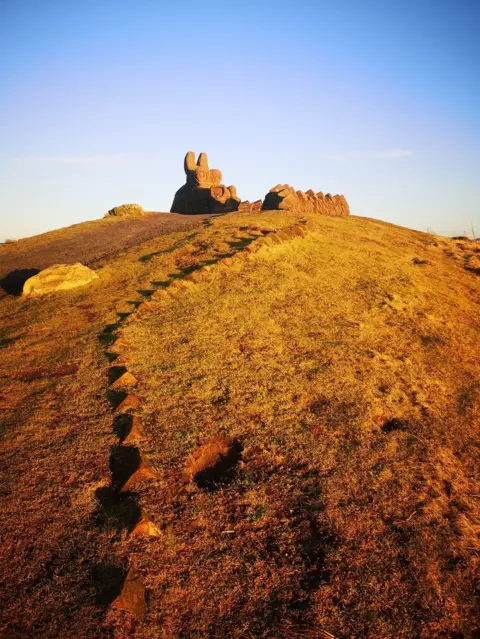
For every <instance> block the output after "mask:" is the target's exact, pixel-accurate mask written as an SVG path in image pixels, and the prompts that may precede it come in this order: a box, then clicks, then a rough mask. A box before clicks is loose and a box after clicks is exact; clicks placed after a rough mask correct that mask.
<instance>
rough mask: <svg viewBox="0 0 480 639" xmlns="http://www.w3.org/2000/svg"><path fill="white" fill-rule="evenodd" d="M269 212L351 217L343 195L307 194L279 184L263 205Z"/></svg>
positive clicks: (267, 196) (310, 191) (271, 191)
mask: <svg viewBox="0 0 480 639" xmlns="http://www.w3.org/2000/svg"><path fill="white" fill-rule="evenodd" d="M262 209H263V210H267V211H275V210H282V211H300V212H303V213H320V214H322V215H330V216H333V217H345V216H347V215H350V209H349V207H348V203H347V200H346V199H345V196H343V195H331V194H330V193H327V194H326V195H324V194H323V193H322V192H321V191H319V192H318V193H315V191H312V189H310V190H308V191H307V192H306V193H304V192H303V191H295V189H294V188H293V187H292V186H289V185H288V184H277V186H274V187H273V188H271V189H270V191H269V192H268V193H267V195H266V196H265V199H264V201H263V205H262Z"/></svg>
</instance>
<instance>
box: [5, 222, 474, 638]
mask: <svg viewBox="0 0 480 639" xmlns="http://www.w3.org/2000/svg"><path fill="white" fill-rule="evenodd" d="M308 220H310V222H309V224H308V225H304V226H305V229H308V230H305V232H302V235H301V236H296V237H295V236H294V235H291V234H290V235H286V234H283V235H282V233H281V232H280V233H278V237H282V240H281V242H276V241H275V242H274V241H272V242H270V243H269V242H265V243H264V244H258V250H255V252H253V251H252V252H250V253H247V251H248V250H249V248H250V247H252V246H254V243H255V242H258V241H259V240H258V238H261V237H262V235H265V236H267V237H269V235H270V234H271V235H272V237H273V235H274V234H275V233H276V232H277V231H278V229H280V228H281V227H301V226H302V225H303V223H304V222H307V221H308ZM260 242H261V240H260ZM260 246H261V248H260ZM479 255H480V253H479V248H478V244H475V243H473V242H472V243H470V242H461V241H458V242H455V241H452V240H447V239H445V238H439V237H433V236H431V235H427V234H422V233H418V232H414V231H410V230H408V229H403V228H400V227H395V226H393V225H390V224H386V223H382V222H379V221H376V220H368V219H362V218H354V217H350V218H344V219H333V218H323V217H316V218H313V217H312V218H309V217H308V216H307V217H305V218H301V217H299V216H296V215H293V214H285V213H279V212H261V213H257V214H255V215H253V214H249V213H241V214H238V213H236V214H230V215H227V216H224V217H221V218H217V219H215V220H211V221H209V222H208V223H207V224H206V225H204V226H203V227H201V228H199V229H197V230H196V231H195V233H194V234H193V233H190V234H189V233H187V232H186V231H185V232H179V233H174V234H172V235H165V236H163V237H159V238H155V239H152V240H150V241H149V242H146V243H144V244H139V245H137V246H135V247H133V248H130V249H128V250H127V251H125V252H123V253H120V254H118V255H117V256H116V257H115V258H113V259H109V258H105V259H104V260H101V261H99V262H98V263H97V264H94V267H95V268H97V272H98V273H99V275H100V282H99V284H98V285H97V284H95V285H93V286H92V287H89V288H85V289H83V290H81V291H80V292H72V293H67V294H64V295H62V296H55V297H49V298H45V299H42V300H40V299H39V300H22V299H17V298H13V297H11V296H7V295H5V296H4V297H3V298H1V299H0V305H1V307H2V317H3V318H4V326H3V328H2V330H3V333H2V335H1V336H0V337H1V339H2V345H3V346H4V349H3V351H2V354H3V373H2V384H3V389H2V397H1V402H2V403H1V404H0V408H1V409H2V410H3V415H4V417H5V419H4V424H5V427H4V432H3V440H2V464H3V468H4V470H5V473H6V483H5V493H4V497H3V499H4V504H3V508H4V512H9V513H10V517H9V518H6V519H4V520H3V522H2V528H3V530H2V543H1V545H0V548H1V551H2V554H3V557H2V560H3V562H4V564H5V565H6V566H7V572H6V576H7V578H6V584H7V587H6V589H5V591H4V594H3V598H4V600H3V601H2V604H3V606H2V607H3V610H4V621H3V622H2V623H3V625H2V626H0V627H1V628H2V629H3V630H4V631H5V632H9V633H10V636H12V634H13V635H15V633H16V635H17V636H22V634H27V633H31V632H35V634H36V636H44V637H49V636H53V635H54V634H57V635H59V636H62V637H87V636H88V637H92V636H98V637H106V636H110V634H111V633H113V634H114V635H115V636H118V637H121V636H137V637H145V638H146V637H148V638H152V637H162V638H163V637H164V638H169V639H170V638H177V637H178V638H180V637H195V638H197V637H198V638H200V637H215V638H216V637H219V638H220V637H272V638H273V637H285V638H287V637H293V638H295V637H312V638H314V637H328V636H334V637H338V638H340V637H342V638H347V637H348V638H349V637H371V638H387V637H392V636H395V637H402V638H405V639H406V638H412V639H413V638H414V637H425V638H427V637H441V636H444V637H465V638H467V637H475V636H478V633H479V632H480V627H479V624H478V618H479V605H478V604H479V588H480V584H479V581H478V574H479V573H478V568H479V557H480V540H479V535H480V501H479V489H478V487H479V485H480V484H479V479H480V471H479V466H478V455H479V447H480V431H479V427H480V369H479V365H478V362H479V361H480V346H479V344H480V340H479V332H480V316H479V302H480V298H479V292H480V280H479V277H478V275H479V273H480V268H479V266H480V265H479ZM232 257H233V259H232ZM243 258H245V259H243ZM205 266H207V269H205ZM204 272H206V273H207V276H201V275H200V274H201V273H204ZM196 274H198V277H196ZM185 278H186V280H185ZM183 280H185V282H186V283H185V285H184V287H182V286H180V285H179V282H181V281H183ZM172 283H173V286H172ZM187 283H188V284H187ZM152 294H153V295H152ZM147 298H150V301H149V302H148V304H147V305H141V302H142V300H145V299H147ZM135 309H138V310H136V311H135ZM132 311H133V312H132ZM117 337H120V338H121V339H120V340H118V341H115V340H116V338H117ZM117 353H119V357H117ZM126 369H128V371H129V372H130V373H132V374H133V375H134V376H135V378H136V379H137V380H138V384H137V386H136V388H135V391H134V394H135V395H134V396H135V398H136V400H138V402H139V403H140V407H139V408H138V409H134V410H133V411H131V412H134V413H138V417H139V418H140V419H141V422H142V426H143V440H142V442H141V445H140V449H141V455H142V459H146V460H148V464H149V465H150V467H151V468H153V469H155V473H154V475H155V477H154V478H150V479H149V481H145V482H142V483H139V484H138V485H135V486H134V487H133V489H131V490H129V491H127V493H126V494H125V497H121V499H120V500H119V499H118V498H117V497H116V496H115V495H116V494H117V493H116V491H118V487H119V485H120V484H119V481H120V477H119V475H117V476H116V472H117V470H116V469H117V468H118V459H119V457H122V456H123V457H125V455H127V456H128V455H134V451H135V450H136V447H135V446H128V445H123V446H122V445H119V444H118V437H117V435H118V432H119V429H121V423H120V421H119V417H121V415H120V416H119V417H115V416H114V417H113V422H112V416H111V410H112V407H113V409H114V410H115V409H116V410H117V411H118V404H119V402H121V401H122V400H123V399H124V398H125V395H126V393H118V392H112V390H110V391H109V382H112V381H114V380H115V379H116V378H117V377H118V376H119V375H121V374H123V373H124V371H125V370H126ZM110 388H111V387H110ZM131 396H132V395H131ZM127 412H129V411H127V410H126V411H125V413H127ZM112 423H113V432H112ZM228 438H230V440H229V439H228ZM215 446H219V447H220V448H222V446H223V449H222V450H224V454H225V457H224V460H226V462H225V463H223V465H222V464H220V467H219V466H218V465H217V467H216V468H214V471H215V472H214V473H213V474H209V471H210V470H212V465H211V464H210V461H211V459H210V458H211V457H212V451H213V452H214V449H215ZM229 446H230V449H229V448H228V447H229ZM231 450H234V451H235V455H233V456H232V457H231V459H230V451H231ZM228 462H231V463H228ZM120 470H122V469H120ZM120 474H121V473H120ZM117 484H118V486H117ZM129 505H130V506H131V505H134V506H135V508H141V509H142V511H143V512H147V513H148V516H149V517H150V518H151V520H152V521H153V522H154V523H155V525H156V526H157V528H158V531H159V535H158V536H156V537H150V538H145V537H143V536H139V535H132V534H131V533H132V525H131V522H130V521H129V520H128V517H125V513H126V509H127V507H129ZM127 514H128V513H127ZM132 567H133V568H134V569H135V571H136V572H138V574H139V575H141V577H142V579H143V582H144V584H145V586H146V588H147V593H148V597H147V607H146V615H145V618H144V620H143V622H137V621H136V620H135V619H134V618H132V617H131V616H130V615H129V614H128V613H125V612H122V611H118V610H111V609H110V611H109V612H108V614H107V615H106V611H107V607H108V604H109V603H110V602H111V601H112V599H113V598H114V596H115V595H116V594H118V591H119V588H120V587H121V583H122V581H123V579H124V578H125V574H126V571H127V569H128V568H132Z"/></svg>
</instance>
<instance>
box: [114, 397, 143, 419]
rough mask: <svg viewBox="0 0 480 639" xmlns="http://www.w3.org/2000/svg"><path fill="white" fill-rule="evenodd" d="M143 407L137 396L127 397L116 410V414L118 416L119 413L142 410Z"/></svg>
mask: <svg viewBox="0 0 480 639" xmlns="http://www.w3.org/2000/svg"><path fill="white" fill-rule="evenodd" d="M141 405H142V402H141V400H140V398H139V397H137V396H136V395H127V396H126V397H125V399H124V400H123V402H120V404H119V405H118V406H117V408H116V409H115V414H117V415H118V414H119V413H128V412H130V411H132V410H136V409H137V408H140V407H141Z"/></svg>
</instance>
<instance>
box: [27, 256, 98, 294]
mask: <svg viewBox="0 0 480 639" xmlns="http://www.w3.org/2000/svg"><path fill="white" fill-rule="evenodd" d="M95 280H98V275H97V274H96V273H95V271H92V269H90V268H88V266H84V265H83V264H80V263H77V264H54V265H53V266H49V267H48V268H46V269H44V270H43V271H40V273H37V275H34V276H33V277H30V278H29V279H28V280H27V281H26V282H25V284H24V285H23V295H29V296H36V295H46V294H47V293H56V292H57V291H68V290H70V289H72V288H77V287H78V286H85V285H86V284H90V283H91V282H93V281H95Z"/></svg>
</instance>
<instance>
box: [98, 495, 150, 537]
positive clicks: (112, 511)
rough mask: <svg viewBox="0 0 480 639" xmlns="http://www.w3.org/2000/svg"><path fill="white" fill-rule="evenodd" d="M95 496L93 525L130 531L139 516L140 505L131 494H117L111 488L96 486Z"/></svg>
mask: <svg viewBox="0 0 480 639" xmlns="http://www.w3.org/2000/svg"><path fill="white" fill-rule="evenodd" d="M95 497H96V498H97V502H98V509H97V511H96V512H95V514H94V521H95V525H96V526H98V527H100V528H106V529H110V530H117V531H122V530H128V531H129V532H131V531H132V530H133V529H134V528H135V526H136V525H137V524H138V522H139V521H140V518H141V512H140V506H139V505H138V504H137V502H136V500H135V499H134V498H133V497H132V495H131V494H130V495H119V494H118V493H117V492H115V491H114V490H113V489H112V488H108V487H103V488H97V490H96V491H95Z"/></svg>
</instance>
